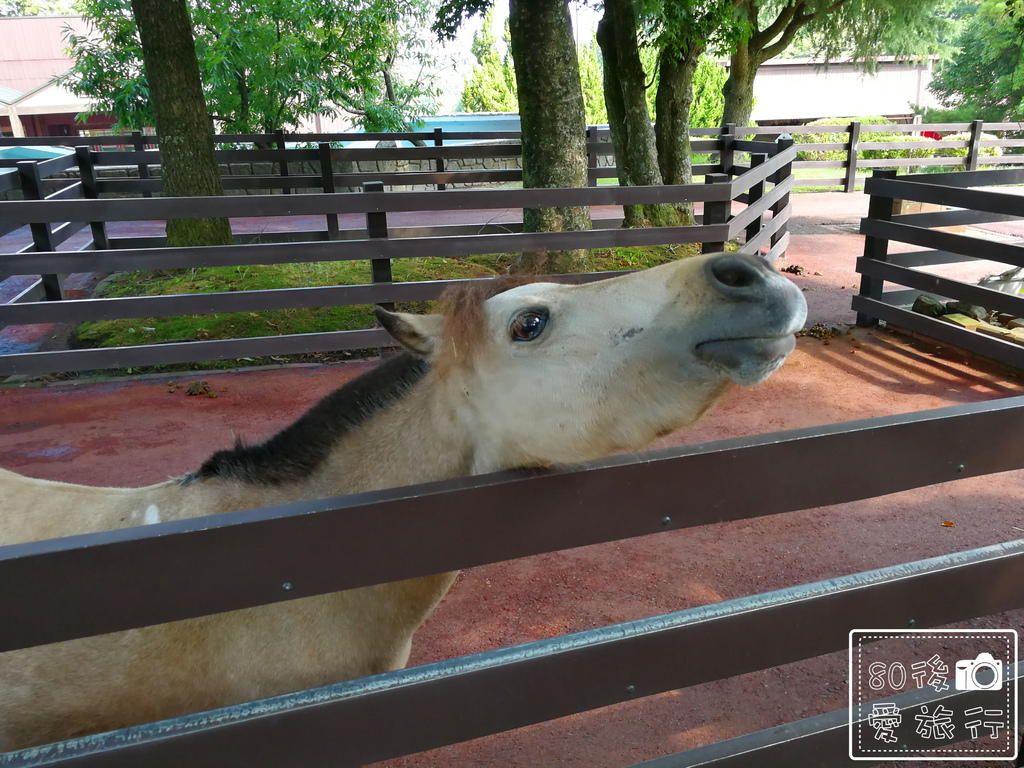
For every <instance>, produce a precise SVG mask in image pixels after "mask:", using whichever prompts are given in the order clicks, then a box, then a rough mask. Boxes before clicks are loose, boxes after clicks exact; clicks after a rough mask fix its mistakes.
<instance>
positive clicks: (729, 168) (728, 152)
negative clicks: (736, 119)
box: [718, 123, 736, 176]
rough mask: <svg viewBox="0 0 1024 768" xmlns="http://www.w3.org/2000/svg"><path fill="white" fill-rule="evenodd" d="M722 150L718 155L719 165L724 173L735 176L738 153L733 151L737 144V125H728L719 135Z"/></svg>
mask: <svg viewBox="0 0 1024 768" xmlns="http://www.w3.org/2000/svg"><path fill="white" fill-rule="evenodd" d="M718 141H719V142H720V145H719V146H720V150H719V153H718V165H719V167H720V170H721V172H722V173H724V174H727V175H729V176H733V175H734V174H733V163H734V161H735V159H736V152H735V150H734V149H733V146H734V144H735V143H736V123H726V124H725V126H724V127H723V128H722V132H721V133H720V134H719V135H718Z"/></svg>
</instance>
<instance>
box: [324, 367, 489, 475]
mask: <svg viewBox="0 0 1024 768" xmlns="http://www.w3.org/2000/svg"><path fill="white" fill-rule="evenodd" d="M449 389H450V387H448V386H446V385H445V384H443V383H442V382H440V381H439V380H438V379H437V377H436V376H435V375H434V374H433V373H431V374H428V375H427V376H426V377H425V378H424V379H423V381H421V382H420V383H419V384H417V386H416V387H415V388H414V389H413V390H412V391H411V392H410V393H409V394H408V395H407V396H406V397H404V398H402V399H401V400H400V401H398V402H396V403H394V404H393V405H392V406H391V407H389V408H388V409H386V410H385V411H382V412H381V413H379V414H376V415H375V416H373V417H372V418H370V419H367V420H366V422H364V423H363V424H362V425H360V427H359V428H358V429H356V430H354V431H353V432H352V433H351V434H348V435H346V436H345V437H344V438H342V439H341V440H340V441H339V442H338V444H337V445H336V446H335V448H334V449H333V450H332V451H331V453H330V455H329V456H328V458H327V461H325V462H324V467H323V469H322V470H321V471H319V472H317V473H316V476H315V477H314V478H311V479H312V480H313V481H314V482H315V483H317V484H319V485H320V488H319V490H324V491H330V493H333V494H338V493H361V492H363V491H373V490H379V489H381V488H394V487H398V486H402V485H413V484H416V483H428V482H432V481H435V480H446V479H449V478H454V477H461V476H464V475H468V474H470V471H471V469H472V462H473V454H474V449H475V441H474V440H473V439H472V435H471V434H470V432H469V430H468V429H467V428H466V427H465V425H464V424H463V423H462V420H461V419H460V417H459V414H458V413H457V409H456V408H455V407H454V405H453V404H452V403H451V402H450V401H449V399H448V397H447V395H448V390H449Z"/></svg>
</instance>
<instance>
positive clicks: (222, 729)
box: [0, 397, 1024, 768]
mask: <svg viewBox="0 0 1024 768" xmlns="http://www.w3.org/2000/svg"><path fill="white" fill-rule="evenodd" d="M1022 429H1024V398H1020V397H1018V398H1012V399H1006V400H1001V401H993V402H987V403H978V404H971V405H963V406H955V407H952V408H944V409H939V410H935V411H926V412H922V413H917V414H907V415H901V416H893V417H885V418H881V419H870V420H864V421H860V422H852V423H848V424H835V425H829V426H826V427H819V428H813V429H804V430H797V431H793V432H789V433H779V434H773V435H764V436H758V437H752V438H740V439H732V440H725V441H718V442H715V443H708V444H703V445H698V446H689V447H684V448H674V449H666V450H661V451H652V452H648V453H646V454H640V455H637V456H618V457H613V458H609V459H604V460H601V461H598V462H593V463H591V464H588V465H583V466H582V467H577V468H575V469H574V470H570V469H562V470H555V471H551V472H545V473H541V474H539V475H534V476H524V475H522V474H516V473H500V474H497V475H490V476H482V477H476V478H468V479H464V480H459V481H448V482H444V483H435V484H431V485H427V486H415V487H410V488H404V489H394V490H388V491H379V492H374V493H368V494H360V495H357V496H351V497H345V498H342V499H333V500H331V499H328V500H321V501H314V502H303V503H299V504H293V505H288V506H286V507H277V508H267V509H262V510H250V511H246V512H236V513H226V514H223V515H216V516H213V517H211V518H205V519H197V520H186V521H179V522H174V523H163V524H157V525H153V526H147V527H144V528H136V529H123V530H119V531H112V532H105V533H97V534H89V535H85V536H77V537H72V538H68V539H62V540H54V541H44V542H34V543H29V544H20V545H14V546H8V547H3V548H0V578H2V579H3V580H4V582H5V583H17V584H19V585H23V587H22V588H21V589H18V590H4V591H3V592H0V613H2V614H3V615H4V616H5V617H6V618H9V619H10V620H9V621H6V620H5V622H4V623H3V624H2V625H0V649H3V650H8V649H12V648H19V647H25V646H30V645H33V644H38V643H45V642H52V641H55V640H61V639H67V638H71V637H79V636H85V635H90V634H95V633H101V632H108V631H112V630H117V629H123V628H126V627H130V626H136V625H142V624H148V623H153V622H156V621H166V620H169V619H177V618H184V617H186V616H194V615H198V614H202V613H208V612H216V611H222V610H228V609H233V608H238V607H242V606H248V605H256V604H263V603H267V602H275V601H277V600H278V599H283V597H284V595H285V593H284V592H282V591H281V589H280V585H281V584H282V583H284V582H286V581H287V582H289V584H290V585H292V590H291V591H290V592H288V593H287V596H288V598H289V599H291V598H293V597H296V596H299V597H301V596H306V595H310V594H317V593H320V592H324V591H331V590H336V589H342V588H349V587H353V586H360V585H366V584H371V583H377V582H381V581H385V580H390V579H400V578H408V577H410V576H415V575H421V574H426V573H433V572H437V571H443V570H449V569H452V568H458V567H465V566H469V565H476V564H480V563H484V562H493V561H497V560H505V559H508V558H510V557H520V556H524V555H527V554H535V553H539V552H547V551H554V550H559V549H564V548H569V547H576V546H581V545H585V544H593V543H595V542H600V541H611V540H618V539H622V538H626V537H632V536H639V535H646V534H651V533H656V532H659V531H665V530H671V529H675V528H682V527H690V526H696V525H704V524H714V523H717V522H721V521H727V520H737V519H745V518H750V517H754V516H759V515H768V514H777V513H780V512H786V511H792V510H797V509H808V508H813V507H817V506H821V505H826V504H836V503H842V502H845V501H852V500H857V499H864V498H870V497H873V496H877V495H881V494H885V493H892V492H895V491H898V490H906V489H910V488H917V487H921V486H923V485H928V484H933V483H939V482H946V481H949V480H953V479H957V478H963V477H970V476H981V475H985V474H989V473H993V472H1002V471H1007V470H1013V469H1021V468H1024V442H1022V441H1021V440H1020V439H1019V435H1020V434H1021V430H1022ZM879 465H883V466H886V467H889V468H890V469H889V471H886V472H877V471H872V470H873V469H874V468H877V466H879ZM780 466H801V467H802V468H803V469H804V470H805V471H803V472H802V473H801V476H802V478H803V479H802V481H801V483H792V482H791V481H790V479H789V478H788V477H787V476H785V473H780V472H779V471H778V467H780ZM897 468H898V469H897ZM740 471H742V473H743V475H744V477H745V478H746V482H744V483H735V482H729V481H728V478H734V477H735V476H736V475H737V474H738V473H739V472H740ZM716 478H720V479H721V482H716V481H715V479H716ZM668 487H671V488H672V489H673V492H672V493H671V494H668V493H666V492H665V489H666V488H668ZM681 499H682V500H685V501H683V502H680V500H681ZM624 508H629V509H633V510H640V511H641V512H640V513H639V514H631V515H623V514H622V509H624ZM382 529H383V530H386V531H387V534H388V535H387V536H379V535H377V533H378V532H379V531H380V530H382ZM428 529H429V531H437V530H443V529H458V530H460V536H459V537H455V538H452V539H449V540H444V539H441V540H439V539H437V537H436V536H431V537H430V540H431V541H432V542H434V545H432V546H431V547H430V548H424V547H422V542H423V541H424V536H425V535H427V532H428ZM456 539H457V540H456ZM370 540H373V541H380V542H384V543H383V544H382V546H385V547H386V551H385V550H380V549H379V548H376V549H375V550H374V551H373V552H372V553H370V552H367V551H366V549H365V547H362V546H361V544H360V542H364V541H370ZM339 547H341V550H339ZM249 548H253V549H252V551H258V552H259V553H260V556H259V557H258V558H256V559H253V558H252V557H251V552H250V550H249ZM183 553H187V556H186V555H183ZM253 562H259V564H260V565H259V568H258V572H256V571H253V570H252V568H251V564H252V563H253ZM324 562H330V563H332V567H331V568H329V569H327V568H322V567H319V568H318V567H317V566H318V564H322V563H324ZM139 581H144V582H145V583H146V584H147V585H148V588H147V593H146V595H145V596H141V595H140V594H139V593H138V590H134V589H131V588H129V587H128V586H126V585H130V584H134V583H138V582H139ZM996 584H998V585H999V588H998V589H995V588H993V585H996ZM1022 606H1024V541H1016V542H1009V543H1006V544H1000V545H996V546H991V547H986V548H983V549H979V550H973V551H969V552H962V553H958V554H954V555H947V556H944V557H939V558H933V559H930V560H924V561H921V562H917V563H906V564H903V565H898V566H894V567H891V568H884V569H880V570H877V571H871V572H868V573H862V574H855V575H851V576H846V577H841V578H837V579H830V580H827V581H823V582H818V583H815V584H808V585H804V586H799V587H794V588H790V589H785V590H781V591H778V592H770V593H766V594H762V595H754V596H749V597H744V598H740V599H737V600H731V601H726V602H724V603H719V604H714V605H710V606H704V607H700V608H694V609H689V610H684V611H680V612H677V613H672V614H667V615H664V616H656V617H652V618H648V619H642V620H639V621H634V622H629V623H626V624H620V625H614V626H611V627H605V628H601V629H596V630H591V631H587V632H582V633H578V634H574V635H567V636H563V637H558V638H552V639H549V640H542V641H538V642H533V643H528V644H525V645H521V646H515V647H512V648H505V649H501V650H497V651H492V652H488V653H484V654H479V655H476V656H470V657H464V658H460V659H455V660H452V661H447V662H440V663H437V664H431V665H426V666H423V667H416V668H412V669H406V670H402V671H398V672H393V673H389V674H386V675H380V676H376V677H371V678H365V679H363V680H355V681H349V682H345V683H340V684H337V685H332V686H328V687H325V688H320V689H314V690H311V691H304V692H301V693H297V694H293V695H288V696H281V697H276V698H273V699H267V700H263V701H260V702H253V703H250V704H243V705H239V706H235V707H229V708H226V709H223V710H217V711H214V712H210V713H203V714H199V715H191V716H186V717H182V718H177V719H175V720H170V721H165V722H162V723H157V724H153V725H146V726H141V727H135V728H132V729H128V730H126V731H118V732H114V733H110V734H101V735H98V736H93V737H87V738H84V739H79V740H75V741H72V742H65V743H63V744H60V745H53V746H48V747H41V748H34V749H32V750H26V751H24V752H20V753H19V752H15V753H9V754H8V755H0V766H3V768H15V766H17V767H18V768H29V767H30V766H39V765H64V766H94V765H95V766H122V765H123V766H129V765H132V766H134V765H140V764H146V765H148V766H154V767H157V766H172V765H183V764H188V765H196V766H204V765H209V766H213V765H217V766H222V765H231V764H238V765H247V766H268V767H269V766H283V765H294V764H298V763H301V764H303V765H310V766H319V765H324V766H326V765H333V766H356V765H362V764H365V763H368V762H374V761H377V760H382V759H387V758H391V757H397V756H400V755H404V754H408V753H410V752H413V751H419V750H424V749H430V748H434V747H438V746H442V745H445V744H451V743H456V742H459V741H463V740H466V739H469V738H475V737H479V736H482V735H486V734H491V733H497V732H500V731H504V730H508V729H510V728H515V727H520V726H523V725H527V724H530V723H535V722H540V721H542V720H547V719H551V718H554V717H560V716H564V715H567V714H572V713H575V712H581V711H586V710H589V709H593V708H596V707H601V706H606V705H609V704H614V703H618V702H622V701H627V700H631V699H635V698H637V697H642V696H648V695H652V694H655V693H659V692H662V691H665V690H671V689H676V688H680V687H685V686H689V685H695V684H699V683H703V682H707V681H709V680H717V679H724V678H727V677H731V676H733V675H737V674H742V673H746V672H750V671H753V670H758V669H764V668H768V667H773V666H778V665H780V664H785V663H789V662H793V661H797V660H800V659H805V658H810V657H813V656H817V655H820V654H824V653H829V652H833V651H837V650H840V649H842V648H845V647H846V644H847V635H848V632H849V630H850V629H851V628H853V627H857V626H891V627H899V626H907V625H909V624H912V625H913V626H915V627H917V628H925V627H931V626H938V625H944V624H948V623H951V622H955V621H960V620H963V619H966V618H971V617H975V616H980V615H989V614H993V613H998V612H1002V611H1006V610H1010V609H1013V608H1019V607H1022ZM837 617H842V619H841V620H838V619H837ZM680 647H686V648H687V649H688V652H687V653H686V654H680V653H678V648H680ZM694 658H699V659H701V660H702V661H701V663H700V664H695V663H693V661H692V660H693V659H694ZM1016 674H1019V669H1018V672H1017V673H1016ZM496 689H500V690H501V691H502V695H501V696H494V695H493V691H494V690H496ZM839 717H841V715H840V714H839V713H836V714H834V715H829V716H825V718H832V719H831V720H827V721H823V720H821V719H819V720H816V721H815V722H814V723H810V724H808V723H805V724H803V725H794V726H788V727H787V729H782V730H776V731H773V732H769V733H768V734H764V733H762V734H753V735H751V736H750V737H744V738H746V739H748V740H755V741H756V742H757V745H758V746H759V749H758V750H752V751H751V750H747V751H744V752H742V753H741V754H740V756H739V757H737V756H736V754H733V756H732V757H730V758H729V760H730V761H733V760H737V762H729V763H728V764H735V765H750V766H754V765H764V764H765V762H764V759H765V755H766V754H767V755H771V754H774V752H773V750H782V751H783V752H784V751H785V750H787V749H792V748H794V746H795V745H796V746H798V747H799V749H805V748H809V746H814V745H818V748H820V744H821V743H824V744H825V745H829V744H834V737H835V728H836V725H835V723H834V722H833V720H835V719H838V718H839ZM811 726H814V727H811ZM794 727H795V728H797V731H798V733H799V734H802V737H801V740H799V741H797V742H794V741H793V733H794V731H793V728H794ZM746 743H747V744H748V746H749V742H746ZM735 747H736V744H735V742H733V743H732V745H731V746H730V745H729V743H728V742H726V747H723V748H722V749H725V750H727V749H728V748H732V750H733V752H734V753H735V751H736V750H735ZM704 751H705V753H706V751H707V748H705V750H704ZM698 754H699V753H698ZM688 755H689V753H683V754H682V755H680V756H673V757H671V758H662V762H661V763H658V762H657V761H656V763H655V764H656V765H659V766H666V765H677V764H678V765H689V764H694V762H693V760H690V758H689V757H688ZM831 757H832V760H830V761H829V763H830V764H831V763H835V762H836V760H835V758H836V755H835V753H832V755H831Z"/></svg>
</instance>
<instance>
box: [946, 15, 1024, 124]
mask: <svg viewBox="0 0 1024 768" xmlns="http://www.w3.org/2000/svg"><path fill="white" fill-rule="evenodd" d="M1020 5H1024V3H1018V4H1017V5H1013V4H1007V3H1006V1H1005V0H986V2H985V3H983V4H982V6H981V7H980V8H979V9H978V11H977V13H976V14H975V15H974V16H973V18H971V19H970V21H968V22H967V24H966V26H965V28H964V30H963V32H962V33H961V35H960V37H959V39H958V40H957V42H956V45H957V47H958V48H959V49H960V51H959V53H957V54H956V55H955V56H954V57H953V58H952V60H950V61H948V62H945V63H943V66H942V68H941V69H940V71H939V72H938V74H937V75H936V77H935V79H934V80H932V83H931V85H930V86H929V87H930V89H931V90H932V92H933V93H935V95H936V96H938V97H939V99H940V100H941V101H942V103H943V105H944V106H946V107H949V108H951V109H956V110H957V111H958V112H962V113H965V114H967V115H969V116H970V117H971V118H981V119H984V120H990V121H994V122H999V121H1003V120H1018V119H1020V118H1021V116H1022V115H1024V23H1022V21H1021V20H1022V18H1024V16H1022V15H1021V9H1020Z"/></svg>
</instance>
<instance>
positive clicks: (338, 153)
mask: <svg viewBox="0 0 1024 768" xmlns="http://www.w3.org/2000/svg"><path fill="white" fill-rule="evenodd" d="M923 132H927V133H934V134H938V135H939V136H940V139H938V140H928V141H922V142H909V141H899V140H893V139H891V138H885V139H884V140H878V139H877V138H876V139H875V140H874V141H872V134H893V133H896V134H904V135H908V136H917V135H919V134H921V133H923ZM808 133H814V134H835V138H836V140H835V141H824V142H814V143H808V142H801V143H799V144H798V145H797V149H798V151H801V152H805V151H815V152H841V153H843V154H844V155H845V157H843V159H833V160H803V159H798V160H796V161H795V162H794V166H793V167H794V169H795V170H796V171H798V172H799V171H801V170H804V169H821V168H826V169H836V170H837V171H839V173H837V175H836V176H834V177H828V178H803V179H797V180H795V181H794V186H797V187H799V186H813V187H841V188H842V189H843V190H844V191H846V192H853V191H854V188H855V185H856V175H857V171H858V170H865V169H875V168H920V167H925V166H940V167H951V168H952V167H961V168H963V169H965V170H970V171H973V170H976V169H978V168H980V167H982V166H986V165H999V164H1024V156H1022V155H1019V154H1005V155H1002V156H988V155H987V154H986V153H985V152H984V150H986V149H991V148H998V149H999V150H1011V151H1014V150H1019V149H1020V148H1022V147H1024V138H1021V136H1022V134H1024V124H1022V123H986V122H983V121H981V120H975V121H973V122H970V123H920V124H905V123H904V124H891V125H863V124H861V123H860V122H859V121H851V122H850V123H846V124H842V125H817V126H808V125H778V126H765V127H754V126H752V127H739V128H737V127H736V126H734V125H731V124H730V125H727V126H726V127H724V128H721V129H719V128H695V129H692V130H690V136H691V139H692V145H693V146H692V149H693V152H694V154H696V155H711V157H710V158H709V161H708V162H707V163H698V164H697V165H696V166H695V167H694V175H695V176H702V175H704V174H705V173H715V172H719V171H717V170H716V169H717V168H718V167H719V166H720V165H722V162H721V158H720V157H718V156H717V150H718V147H719V145H716V144H715V141H714V140H715V139H720V137H722V136H732V137H734V138H743V137H750V136H754V137H757V136H761V137H767V138H772V139H774V138H775V137H776V136H779V135H782V134H794V135H796V134H808ZM964 133H966V134H967V137H966V138H961V139H950V138H947V137H948V136H950V135H957V134H964ZM986 134H991V135H986ZM995 134H998V137H996V138H993V137H992V135H995ZM587 136H588V139H587V151H588V158H589V168H590V171H589V175H588V179H589V184H590V185H591V186H594V185H596V184H597V183H598V179H614V178H616V170H615V167H614V165H615V153H614V149H613V148H612V145H611V137H610V134H609V132H608V129H607V128H606V127H602V126H589V127H588V128H587ZM519 139H520V133H519V132H518V131H474V132H466V131H460V132H455V131H447V132H446V131H443V130H442V129H441V128H436V129H434V131H432V132H424V131H419V132H406V133H342V134H326V133H322V134H313V133H311V134H289V133H284V132H283V131H277V132H275V133H273V134H238V135H235V134H222V135H218V136H215V137H214V140H215V143H217V144H219V145H222V146H223V145H227V146H229V147H236V146H238V145H253V144H255V145H259V146H262V147H273V148H274V149H258V150H252V149H234V148H229V149H222V150H218V153H217V154H218V160H219V162H221V163H222V164H224V166H225V169H224V174H223V176H224V184H225V188H226V189H227V190H229V191H231V190H236V191H237V190H270V189H280V190H283V191H285V192H288V191H290V190H293V189H298V188H307V189H308V188H319V189H322V190H324V191H328V189H329V187H331V185H333V188H342V187H346V186H357V185H359V184H361V183H362V182H363V181H369V180H378V181H383V182H384V183H385V184H386V185H403V186H408V185H421V184H433V185H436V186H437V188H438V189H443V188H444V187H445V185H450V184H483V183H505V184H509V183H516V182H521V181H522V171H521V170H519V169H513V168H507V169H484V168H479V169H466V170H452V169H450V168H447V167H446V164H448V163H450V162H451V161H459V160H464V159H467V158H475V159H480V160H482V161H483V160H484V159H485V158H488V159H491V160H494V159H518V158H519V154H520V147H519V144H518V142H519ZM353 141H395V142H401V141H406V142H413V141H414V142H417V143H419V144H423V145H424V146H417V147H396V148H385V147H381V148H354V149H347V150H343V149H341V148H339V146H338V145H339V144H341V143H345V142H353ZM445 142H449V143H448V144H447V145H446V144H445ZM452 142H455V145H454V146H453V145H452V144H451V143H452ZM464 142H473V143H474V144H475V146H474V145H470V146H467V145H466V144H464ZM494 142H507V143H505V144H496V143H494ZM288 144H292V145H295V144H307V145H310V147H309V148H307V149H286V147H287V145H288ZM314 144H315V145H317V146H316V147H313V146H312V145H314ZM46 145H53V146H69V147H70V146H89V147H91V148H93V149H94V150H97V156H96V157H94V158H93V163H94V164H95V165H96V167H97V169H101V168H102V167H109V166H118V167H122V168H124V167H128V168H130V169H131V172H132V173H133V174H135V176H136V177H135V178H123V179H109V180H101V182H100V186H99V188H98V191H99V192H100V193H101V194H106V193H117V194H140V193H141V194H152V193H153V192H154V191H158V190H159V189H160V181H159V179H158V178H152V177H151V174H150V167H151V166H152V165H155V164H157V163H158V161H159V153H158V152H156V151H155V150H156V148H157V147H158V146H159V138H158V137H155V136H145V135H143V134H141V133H139V132H135V133H132V134H125V135H120V136H94V137H89V138H84V137H75V136H44V137H32V138H19V139H14V138H9V137H8V138H0V147H2V146H46ZM147 148H149V149H147ZM99 150H107V151H99ZM892 150H907V151H908V152H911V153H913V152H916V153H917V154H918V155H920V154H921V153H922V152H924V153H926V154H930V153H932V152H934V151H940V150H962V151H963V155H964V156H963V157H916V156H915V157H905V158H867V157H862V155H864V154H866V153H869V152H877V151H892ZM328 152H329V153H330V158H331V161H332V162H333V163H339V162H341V163H344V162H356V163H358V162H359V161H360V160H368V161H375V162H407V161H420V162H421V165H422V164H423V163H427V164H430V165H432V168H431V170H429V171H425V170H418V171H394V172H390V173H386V174H384V175H383V176H382V175H381V173H379V172H378V171H379V169H378V171H359V172H349V173H334V174H333V178H329V177H331V175H332V174H331V173H329V172H328V171H327V170H326V168H325V166H327V165H328V163H327V153H328ZM233 163H272V164H274V165H276V166H277V168H278V170H277V172H276V173H273V174H271V173H269V172H267V173H256V174H246V175H241V176H240V175H238V174H236V173H235V172H234V171H232V168H231V164H233ZM304 163H305V164H310V165H313V166H315V167H316V168H317V169H318V171H317V172H316V173H309V172H303V170H302V167H301V164H304ZM726 165H728V163H726ZM2 174H3V170H2V164H0V192H2V191H3V182H2V178H3V175H2Z"/></svg>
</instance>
